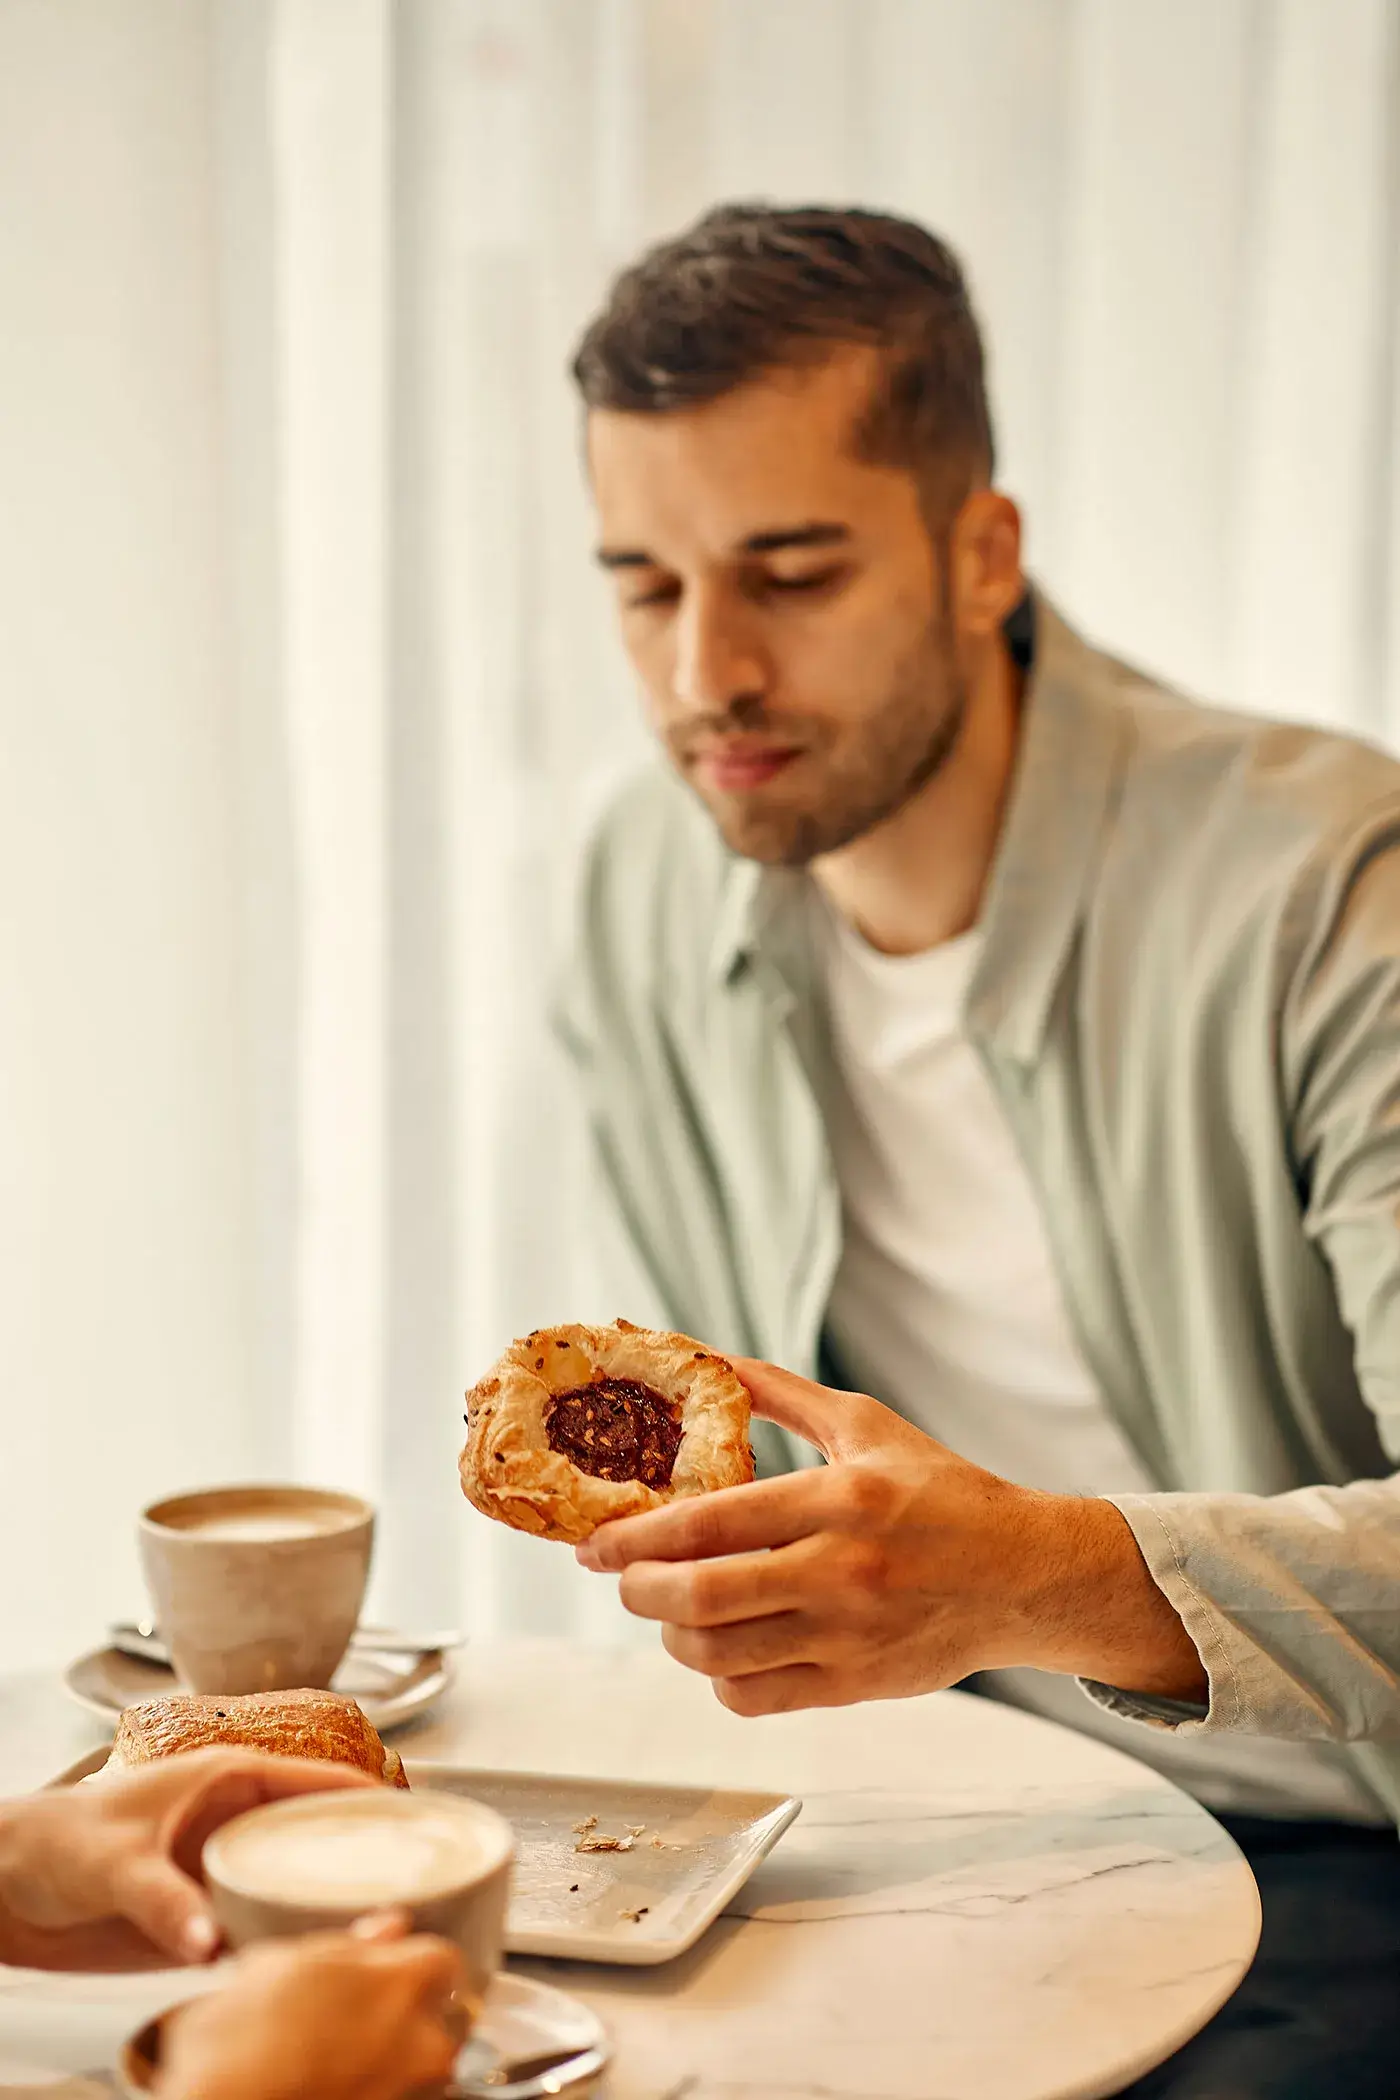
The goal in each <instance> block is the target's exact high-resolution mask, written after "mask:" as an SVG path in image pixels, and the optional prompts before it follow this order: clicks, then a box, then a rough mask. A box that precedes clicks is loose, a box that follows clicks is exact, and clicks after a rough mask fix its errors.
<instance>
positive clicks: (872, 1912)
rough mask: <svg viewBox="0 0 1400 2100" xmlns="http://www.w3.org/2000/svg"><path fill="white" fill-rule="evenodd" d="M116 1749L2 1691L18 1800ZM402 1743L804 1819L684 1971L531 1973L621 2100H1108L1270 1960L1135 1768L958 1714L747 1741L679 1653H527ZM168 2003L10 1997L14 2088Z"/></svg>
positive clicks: (836, 1721)
mask: <svg viewBox="0 0 1400 2100" xmlns="http://www.w3.org/2000/svg"><path fill="white" fill-rule="evenodd" d="M100 1737H101V1729H100V1725H99V1724H97V1723H95V1722H94V1721H93V1720H91V1719H90V1718H89V1717H87V1716H85V1715H84V1714H83V1713H82V1712H81V1711H80V1710H79V1709H77V1708H76V1707H73V1706H72V1705H70V1704H69V1703H67V1701H66V1700H65V1697H64V1695H63V1693H62V1691H61V1689H60V1687H59V1686H58V1684H57V1682H56V1681H55V1680H50V1679H34V1678H31V1679H28V1680H19V1679H10V1680H8V1681H6V1680H3V1679H0V1792H5V1793H9V1792H16V1791H19V1790H20V1789H22V1788H27V1787H31V1786H35V1785H38V1784H40V1783H42V1782H43V1781H44V1780H45V1779H47V1778H48V1777H50V1776H51V1775H52V1774H53V1773H54V1772H55V1771H57V1770H58V1769H60V1768H61V1767H63V1766H64V1765H65V1764H67V1763H68V1762H70V1761H71V1760H72V1759H74V1758H76V1757H78V1756H80V1755H81V1754H82V1753H83V1751H84V1750H86V1749H88V1748H90V1747H91V1746H92V1745H93V1744H94V1743H95V1742H96V1741H98V1740H100ZM397 1740H398V1743H399V1746H400V1748H401V1749H402V1750H403V1752H404V1755H405V1757H406V1758H407V1760H408V1762H409V1767H410V1770H411V1769H412V1762H413V1759H414V1758H415V1757H420V1758H433V1759H448V1760H453V1761H460V1762H464V1763H475V1764H479V1765H481V1766H483V1767H490V1766H514V1767H516V1768H519V1769H524V1770H546V1771H547V1770H551V1769H553V1770H564V1771H571V1772H576V1773H580V1774H584V1775H588V1776H616V1775H623V1776H628V1777H632V1778H645V1779H655V1780H673V1781H680V1782H692V1783H696V1782H698V1783H702V1784H703V1783H706V1782H712V1783H716V1784H720V1785H731V1786H751V1787H764V1788H773V1789H783V1790H787V1791H790V1792H794V1793H797V1794H800V1795H802V1796H803V1798H804V1801H805V1804H806V1806H805V1808H804V1811H803V1814H802V1816H801V1817H800V1818H799V1820H798V1822H797V1823H796V1824H795V1825H794V1826H793V1828H792V1830H791V1831H789V1833H788V1834H787V1836H786V1837H785V1838H784V1839H783V1840H782V1842H781V1843H780V1845H779V1846H778V1848H777V1849H776V1851H775V1852H773V1854H772V1855H771V1856H770V1857H769V1859H768V1860H767V1861H766V1862H765V1863H764V1864H763V1865H762V1866H761V1867H760V1868H759V1870H758V1872H757V1873H756V1874H755V1875H754V1877H753V1879H752V1880H751V1882H750V1883H749V1885H748V1887H747V1888H746V1889H745V1890H744V1892H743V1893H742V1895H741V1896H740V1897H739V1898H738V1900H737V1901H736V1902H735V1904H734V1905H733V1907H732V1909H731V1911H730V1912H729V1913H728V1914H727V1915H726V1916H725V1917H724V1918H722V1919H721V1920H720V1921H719V1922H718V1924H716V1925H715V1926H714V1927H713V1928H712V1929H711V1931H710V1932H709V1933H708V1934H707V1935H706V1936H705V1938H704V1939H703V1940H702V1941H701V1942H700V1944H699V1945H698V1946H697V1947H696V1948H695V1949H694V1950H693V1951H692V1952H691V1953H690V1954H689V1955H687V1956H684V1957H682V1958H681V1959H680V1960H679V1961H676V1962H673V1963H671V1964H669V1965H667V1966H666V1967H664V1968H659V1969H650V1970H643V1969H634V1970H626V1969H606V1968H602V1967H596V1966H586V1965H582V1964H574V1963H564V1962H551V1963H543V1962H532V1963H522V1964H521V1965H520V1966H521V1967H522V1968H524V1969H526V1970H527V1971H528V1972H530V1973H534V1974H538V1975H540V1976H543V1977H545V1978H547V1980H549V1981H551V1982H553V1983H556V1984H558V1985H560V1986H561V1987H562V1988H564V1989H567V1990H570V1991H573V1992H574V1993H576V1994H577V1995H578V1996H579V1997H580V1998H583V1999H585V2000H586V2001H587V2002H588V2003H589V2004H590V2005H592V2006H593V2007H595V2008H596V2010H597V2011H598V2012H599V2013H600V2014H601V2015H602V2017H603V2019H604V2020H605V2021H606V2022H607V2024H608V2026H609V2028H610V2029H611V2031H612V2034H613V2036H614V2039H615V2042H616V2049H617V2054H616V2061H615V2065H614V2068H613V2071H612V2074H611V2077H610V2081H609V2085H608V2092H609V2094H610V2095H611V2096H612V2100H759V2096H762V2100H1071V2096H1075V2100H1090V2096H1096V2095H1103V2094H1109V2093H1113V2092H1116V2091H1118V2090H1119V2089H1120V2088H1121V2087H1122V2086H1123V2085H1125V2084H1126V2083H1128V2082H1129V2081H1130V2080H1131V2079H1133V2078H1135V2077H1137V2076H1138V2075H1140V2074H1141V2073H1142V2072H1143V2071H1145V2070H1147V2069H1149V2068H1150V2067H1151V2066H1152V2065H1153V2064H1156V2063H1158V2062H1160V2061H1161V2059H1162V2058H1163V2057H1165V2056H1167V2055H1169V2054H1170V2052H1171V2051H1172V2050H1173V2049H1175V2048H1177V2047H1179V2046H1180V2044H1181V2043H1182V2042H1183V2041H1185V2040H1186V2039H1187V2038H1188V2037H1189V2036H1190V2035H1191V2034H1193V2033H1194V2032H1195V2031H1196V2030H1197V2029H1198V2028H1199V2027H1201V2026H1202V2025H1203V2024H1204V2022H1205V2021H1206V2020H1207V2019H1209V2017H1210V2016H1211V2014H1212V2013H1213V2012H1214V2011H1215V2010H1216V2009H1217V2008H1218V2007H1219V2006H1220V2005H1221V2004H1222V2003H1223V2002H1224V2000H1225V1999H1226V1998H1227V1997H1228V1996H1229V1994H1230V1993H1231V1991H1232V1990H1233V1989H1234V1988H1235V1986H1236V1984H1237V1983H1238V1982H1239V1980H1240V1977H1241V1976H1242V1975H1243V1973H1244V1971H1245V1970H1246V1969H1247V1968H1248V1966H1249V1963H1250V1960H1251V1958H1252V1956H1253V1953H1254V1947H1255V1942H1256V1939H1257V1936H1258V1928H1259V1906H1258V1898H1257V1894H1256V1891H1255V1887H1254V1882H1253V1878H1252V1876H1251V1874H1250V1872H1249V1869H1248V1867H1247V1865H1246V1864H1245V1862H1244V1860H1243V1859H1242V1857H1241V1856H1240V1854H1239V1852H1238V1851H1237V1850H1236V1848H1235V1846H1234V1845H1233V1843H1232V1842H1231V1840H1230V1839H1229V1838H1228V1837H1227V1836H1226V1834H1225V1833H1224V1831H1222V1830H1221V1828H1220V1827H1219V1825H1218V1824H1216V1823H1215V1822H1214V1821H1213V1820H1212V1819H1211V1817H1210V1816H1208V1815H1207V1814H1206V1813H1205V1811H1204V1810H1202V1809H1201V1808H1200V1807H1198V1806H1197V1805H1196V1804H1195V1803H1194V1802H1192V1801H1190V1800H1189V1799H1188V1798H1187V1797H1186V1796H1185V1795H1183V1794H1181V1793H1180V1792H1178V1791H1177V1790H1176V1789H1175V1788H1174V1787H1173V1786H1171V1785H1170V1784H1169V1783H1168V1782H1167V1781H1166V1780H1164V1779H1161V1778H1159V1777H1158V1776H1157V1775H1156V1774H1155V1773H1153V1772H1150V1771H1149V1770H1147V1769H1146V1768H1145V1767H1144V1766H1141V1765H1138V1764H1136V1763H1135V1762H1134V1761H1133V1760H1131V1759H1130V1758H1127V1757H1124V1756H1122V1755H1121V1754H1120V1753H1119V1752H1117V1751H1114V1750H1110V1749H1107V1748H1105V1747H1103V1746H1102V1745H1100V1744H1097V1743H1093V1742H1090V1741H1089V1740H1088V1739H1087V1738H1083V1737H1080V1736H1077V1735H1074V1734H1072V1733H1070V1732H1069V1731H1067V1730H1065V1729H1060V1728H1056V1727H1054V1726H1052V1725H1051V1724H1049V1723H1047V1722H1044V1721H1040V1720H1036V1719H1033V1718H1031V1717H1030V1716H1027V1715H1024V1714H1020V1713H1016V1712H1012V1711H1010V1710H1008V1709H1006V1708H1003V1707H998V1706H995V1705H993V1704H992V1703H991V1702H989V1701H986V1700H983V1699H978V1698H973V1697H970V1696H967V1695H965V1694H961V1693H955V1692H944V1693H940V1694H938V1695H936V1696H934V1697H932V1698H926V1699H916V1700H908V1701H902V1702H897V1703H891V1704H882V1705H872V1706H866V1707H858V1708H851V1709H848V1710H844V1711H839V1712H833V1713H808V1714H794V1715H788V1716H783V1717H781V1718H776V1719H773V1720H768V1721H761V1722H755V1721H742V1720H739V1719H736V1718H735V1717H734V1716H733V1715H731V1714H729V1713H727V1712H726V1711H725V1710H724V1709H723V1708H721V1707H720V1706H719V1705H718V1703H717V1702H716V1701H715V1700H714V1698H713V1696H712V1694H711V1693H710V1691H709V1688H708V1686H707V1685H706V1684H704V1683H703V1682H702V1681H701V1680H699V1679H698V1678H695V1677H693V1676H691V1675H689V1674H688V1673H687V1672H685V1671H682V1670H681V1669H679V1668H678V1667H677V1666H676V1665H675V1664H674V1663H672V1662H671V1661H670V1660H669V1658H667V1657H666V1656H665V1655H663V1654H662V1653H661V1652H660V1651H659V1650H651V1649H627V1650H618V1651H612V1652H609V1651H597V1650H593V1651H588V1650H579V1649H577V1648H574V1647H570V1646H566V1645H562V1644H554V1643H549V1642H530V1643H526V1642H521V1643H512V1644H509V1645H503V1646H500V1647H497V1648H490V1649H486V1648H470V1649H468V1650H467V1651H466V1652H465V1654H464V1656H463V1658H462V1669H461V1677H460V1681H459V1683H458V1685H457V1687H456V1688H455V1690H454V1692H453V1694H452V1695H451V1697H450V1698H449V1700H448V1701H447V1702H445V1703H444V1705H443V1706H442V1707H440V1708H439V1709H438V1711H437V1713H436V1715H435V1716H433V1717H432V1718H431V1719H430V1720H429V1721H428V1722H426V1723H425V1724H422V1725H420V1726H419V1727H417V1728H416V1729H413V1730H411V1731H408V1732H406V1733H404V1734H402V1735H400V1736H399V1737H398V1738H397ZM151 1991H152V1984H151V1981H150V1980H149V1979H135V1978H122V1979H116V1980H106V1981H99V1980H97V1979H92V1980H89V1981H85V1983H84V1985H83V1986H82V1988H81V1991H79V1989H78V1988H77V1987H76V1986H75V1985H74V1984H73V1982H72V1981H71V1980H70V1979H62V1980H60V1979H52V1980H51V1981H50V1982H49V1983H47V1984H46V1985H44V1986H43V1987H40V1988H38V1989H36V1987H35V1984H34V1981H33V1979H32V1978H28V1977H26V1976H22V1975H20V1974H19V1973H18V1972H14V1971H11V1972H8V1973H7V1972H4V1971H0V2070H3V2067H4V2066H5V2064H6V2063H7V2062H8V2063H9V2064H10V2065H11V2066H16V2065H18V2064H19V2063H20V2062H23V2063H25V2064H34V2065H35V2066H36V2067H37V2066H38V2065H40V2064H44V2065H52V2066H53V2068H54V2069H55V2070H57V2069H59V2068H63V2069H66V2070H69V2071H79V2070H82V2069H85V2068H88V2069H90V2068H92V2067H94V2066H95V2065H98V2064H100V2063H101V2062H102V2061H103V2060H104V2058H103V2054H102V2052H103V2051H104V2050H110V2048H111V2047H112V2046H114V2044H115V2041H116V2040H117V2039H118V2038H119V2036H120V2035H121V2033H123V2032H124V2031H127V2030H129V2028H130V2027H131V2026H132V2025H134V2024H135V2017H134V2015H135V2014H136V2012H137V2011H138V2000H139V1999H143V2000H144V2001H149V1998H150V1994H151ZM171 1995H172V1993H171V1992H170V1990H169V1988H168V1986H167V1988H166V1990H165V1997H166V1999H167V2000H168V1999H169V1997H170V1996H171ZM139 2009H140V2010H142V2011H144V2003H143V2004H142V2005H141V2007H140V2008H139ZM60 2011H61V2017H59V2015H60ZM59 2029H61V2030H62V2039H61V2041H60V2040H56V2039H55V2036H56V2034H57V2032H58V2030H59ZM94 2052H96V2053H94ZM107 2060H110V2059H109V2058H108V2059H107ZM8 2075H9V2076H10V2078H11V2081H12V2084H13V2082H14V2080H15V2078H16V2076H17V2075H18V2074H17V2071H16V2070H15V2069H13V2068H12V2069H10V2071H9V2074H8ZM0 2089H2V2088H0ZM79 2090H80V2089H79V2088H78V2087H76V2086H72V2087H68V2088H67V2089H66V2092H67V2093H72V2094H73V2095H74V2096H76V2094H77V2093H78V2091H79Z"/></svg>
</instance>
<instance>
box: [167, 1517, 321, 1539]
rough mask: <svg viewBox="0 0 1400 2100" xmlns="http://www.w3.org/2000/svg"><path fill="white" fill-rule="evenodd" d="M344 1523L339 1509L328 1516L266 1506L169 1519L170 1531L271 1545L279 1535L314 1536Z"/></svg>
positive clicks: (285, 1536) (207, 1537)
mask: <svg viewBox="0 0 1400 2100" xmlns="http://www.w3.org/2000/svg"><path fill="white" fill-rule="evenodd" d="M344 1524H345V1518H344V1517H343V1516H342V1515H340V1514H339V1512H335V1511H333V1512H331V1513H330V1514H329V1515H328V1516H327V1517H324V1518H320V1517H314V1516H301V1515H293V1514H292V1513H291V1512H287V1513H285V1514H284V1513H282V1512H280V1511H277V1510H269V1511H268V1512H267V1514H266V1515H265V1516H264V1515H258V1514H254V1513H252V1512H250V1513H249V1514H248V1515H247V1516H237V1517H233V1516H229V1517H201V1516H197V1515H196V1516H189V1517H181V1518H178V1519H176V1520H175V1521H174V1522H172V1523H170V1525H169V1528H170V1529H171V1530H172V1531H185V1532H195V1533H197V1534H198V1536H199V1537H200V1538H202V1539H236V1540H240V1541H242V1542H244V1543H246V1544H250V1545H253V1544H256V1545H271V1544H273V1543H274V1542H275V1541H276V1540H278V1539H315V1538H321V1537H323V1536H324V1535H325V1533H326V1532H328V1531H338V1530H340V1529H341V1528H342V1527H343V1526H344Z"/></svg>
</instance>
